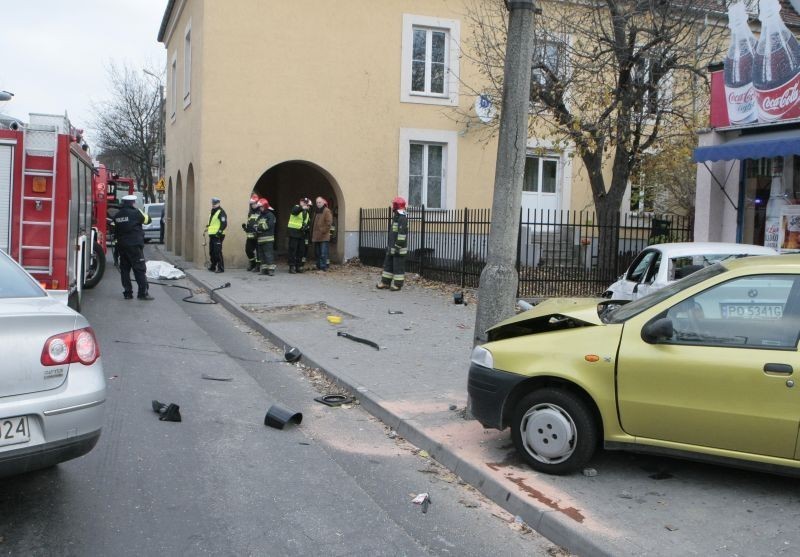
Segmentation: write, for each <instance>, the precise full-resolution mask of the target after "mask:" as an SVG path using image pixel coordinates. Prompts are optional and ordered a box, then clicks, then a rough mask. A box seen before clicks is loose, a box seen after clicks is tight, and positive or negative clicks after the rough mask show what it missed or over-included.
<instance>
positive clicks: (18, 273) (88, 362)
mask: <svg viewBox="0 0 800 557" xmlns="http://www.w3.org/2000/svg"><path fill="white" fill-rule="evenodd" d="M0 354H3V363H2V365H0V477H5V476H10V475H13V474H19V473H22V472H27V471H30V470H36V469H39V468H45V467H48V466H52V465H54V464H58V463H59V462H63V461H65V460H70V459H72V458H76V457H79V456H81V455H84V454H86V453H88V452H89V451H91V450H92V448H93V447H94V446H95V444H96V443H97V440H98V439H99V438H100V429H101V428H102V425H103V413H104V406H105V405H104V402H105V399H106V383H105V376H104V375H103V365H102V363H101V361H100V347H99V345H98V344H97V340H96V338H95V335H94V331H92V329H91V327H90V326H89V322H88V321H87V320H86V318H85V317H83V316H82V315H81V314H79V313H76V312H75V311H73V310H71V309H70V308H68V307H67V306H66V304H64V303H62V302H61V301H59V300H56V299H54V298H51V297H50V296H49V295H48V294H47V292H46V291H45V290H43V289H42V288H41V287H40V286H39V284H38V283H37V282H36V281H35V280H33V278H31V276H30V275H29V274H28V273H27V272H26V271H25V270H24V269H22V268H21V267H20V266H19V265H17V264H16V262H14V261H13V260H12V259H11V258H10V257H8V255H6V254H5V253H4V252H3V251H0Z"/></svg>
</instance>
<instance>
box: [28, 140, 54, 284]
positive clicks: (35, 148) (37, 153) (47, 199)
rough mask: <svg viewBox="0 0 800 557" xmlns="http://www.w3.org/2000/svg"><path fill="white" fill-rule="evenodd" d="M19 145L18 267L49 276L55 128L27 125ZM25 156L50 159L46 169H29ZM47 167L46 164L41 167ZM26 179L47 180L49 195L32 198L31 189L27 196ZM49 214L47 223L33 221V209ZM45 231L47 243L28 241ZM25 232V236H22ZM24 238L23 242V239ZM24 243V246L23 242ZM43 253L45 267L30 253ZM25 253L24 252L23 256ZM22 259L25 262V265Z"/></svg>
mask: <svg viewBox="0 0 800 557" xmlns="http://www.w3.org/2000/svg"><path fill="white" fill-rule="evenodd" d="M23 145H24V149H23V150H22V184H23V187H22V203H20V209H19V264H20V265H21V266H22V267H24V268H25V269H26V270H27V271H28V272H29V273H31V274H45V273H46V274H48V275H51V274H52V273H53V243H54V233H55V225H54V222H55V215H56V203H55V201H56V160H57V154H58V127H57V126H50V125H33V124H29V125H27V126H25V127H24V128H23ZM28 157H39V158H45V159H50V169H49V170H47V169H46V168H45V169H40V168H29V167H28V164H29V162H30V161H29V160H28ZM41 166H45V167H46V166H47V165H41ZM28 176H31V177H34V178H35V177H43V178H45V179H47V178H49V179H50V184H51V187H50V188H49V195H47V194H43V195H41V196H37V195H35V192H33V189H32V188H31V190H30V191H31V193H33V195H28V191H29V190H28V187H27V186H28ZM41 209H44V210H45V211H47V212H49V213H50V218H49V219H48V220H46V221H45V220H35V219H34V218H33V217H34V215H33V212H34V210H41ZM42 228H47V229H49V232H50V233H49V234H47V235H46V237H47V238H48V242H49V243H47V244H43V243H36V244H34V243H32V242H31V240H30V239H31V238H33V237H34V236H36V237H41V236H40V235H38V234H36V235H34V234H32V233H33V232H34V231H35V230H37V229H42ZM26 231H27V232H29V234H27V235H26ZM26 238H27V240H26ZM26 241H27V242H28V243H27V244H26V243H25V242H26ZM45 250H46V251H47V261H48V263H47V265H46V266H45V265H42V264H41V261H42V259H43V258H42V257H41V256H40V255H39V256H37V255H36V254H34V253H31V252H37V251H38V252H41V251H45ZM26 252H27V253H26ZM26 259H27V260H28V263H26ZM31 259H35V260H36V261H37V263H38V264H36V265H34V264H31V263H30V260H31Z"/></svg>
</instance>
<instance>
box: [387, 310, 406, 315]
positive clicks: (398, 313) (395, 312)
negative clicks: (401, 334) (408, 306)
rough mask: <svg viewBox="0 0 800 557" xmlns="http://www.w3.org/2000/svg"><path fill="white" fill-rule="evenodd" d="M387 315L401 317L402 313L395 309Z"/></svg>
mask: <svg viewBox="0 0 800 557" xmlns="http://www.w3.org/2000/svg"><path fill="white" fill-rule="evenodd" d="M389 315H403V312H402V311H399V310H396V309H390V310H389Z"/></svg>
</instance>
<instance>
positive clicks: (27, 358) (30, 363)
mask: <svg viewBox="0 0 800 557" xmlns="http://www.w3.org/2000/svg"><path fill="white" fill-rule="evenodd" d="M77 318H78V314H76V313H75V312H73V311H72V310H71V309H69V308H68V307H66V306H65V305H63V304H61V303H60V302H58V301H57V300H54V299H52V298H48V297H41V298H16V299H5V300H2V303H0V331H2V334H1V335H0V354H2V359H3V361H2V362H1V363H0V398H2V397H8V396H14V395H20V394H26V393H34V392H38V391H47V390H50V389H55V388H57V387H59V386H61V385H62V384H63V383H64V381H65V380H66V378H67V373H68V372H69V364H63V365H57V366H47V367H46V366H43V365H42V363H41V357H42V349H43V348H44V344H45V341H47V339H48V338H50V337H51V336H53V335H57V334H61V333H66V332H70V331H72V330H73V329H74V328H75V326H76V319H77Z"/></svg>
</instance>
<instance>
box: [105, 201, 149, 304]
mask: <svg viewBox="0 0 800 557" xmlns="http://www.w3.org/2000/svg"><path fill="white" fill-rule="evenodd" d="M135 203H136V196H135V195H126V196H125V197H123V198H122V207H121V208H120V210H119V211H117V214H116V215H114V238H115V239H116V242H117V251H118V252H119V272H120V275H121V276H122V288H123V291H122V295H123V296H124V297H125V299H126V300H130V299H132V298H133V285H132V284H131V269H133V276H134V277H135V278H136V285H137V286H138V290H139V291H138V293H137V296H136V297H137V298H138V299H140V300H152V299H153V297H152V296H150V293H149V292H148V284H147V275H146V273H147V266H146V264H145V260H144V230H142V225H143V224H150V221H151V219H150V215H147V214H145V213H143V212H142V211H140V210H139V209H137V208H136V207H135Z"/></svg>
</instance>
